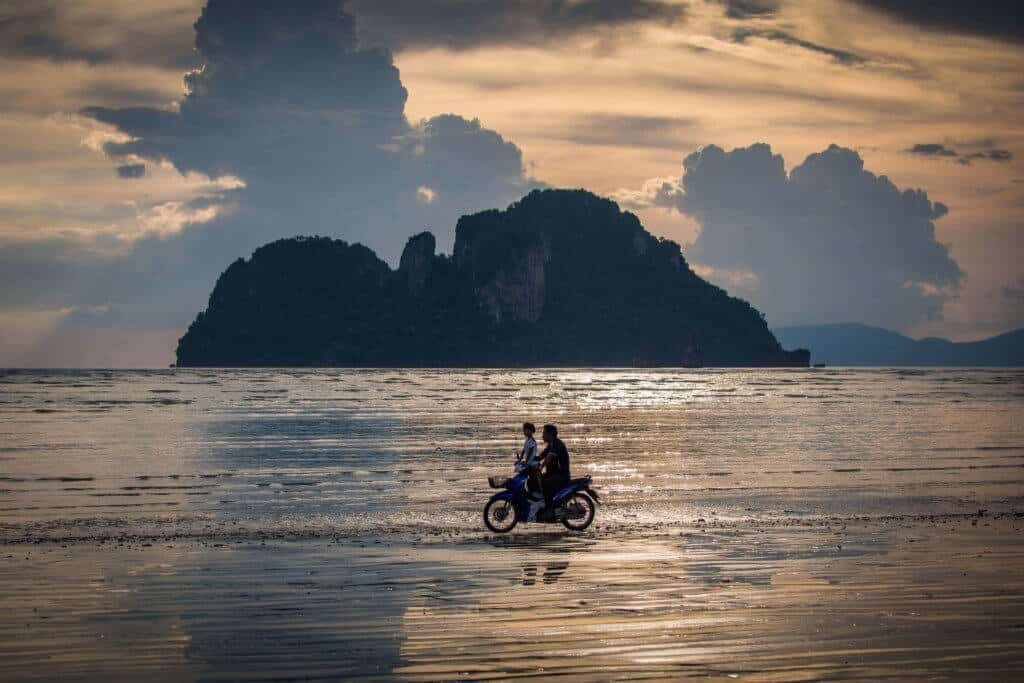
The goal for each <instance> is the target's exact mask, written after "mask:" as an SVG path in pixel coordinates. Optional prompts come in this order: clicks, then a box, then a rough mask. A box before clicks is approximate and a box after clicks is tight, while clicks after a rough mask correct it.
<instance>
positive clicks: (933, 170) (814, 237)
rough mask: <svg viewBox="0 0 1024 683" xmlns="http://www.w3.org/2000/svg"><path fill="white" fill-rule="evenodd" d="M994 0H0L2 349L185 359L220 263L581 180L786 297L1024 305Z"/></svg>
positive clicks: (1015, 146)
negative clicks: (183, 340) (181, 354)
mask: <svg viewBox="0 0 1024 683" xmlns="http://www.w3.org/2000/svg"><path fill="white" fill-rule="evenodd" d="M1021 14H1022V13H1020V12H1019V11H1018V10H1017V8H1016V3H1013V2H1003V1H995V0H978V1H975V2H971V3H962V2H958V1H956V0H937V1H929V2H925V1H923V0H922V1H920V2H915V1H914V0H678V1H677V0H633V1H628V0H615V1H612V0H509V1H508V2H501V3H493V2H483V1H477V0H437V1H435V2H424V1H422V0H348V1H347V2H338V1H337V0H306V1H303V2H270V1H268V0H209V1H208V2H204V1H203V0H159V1H157V0H102V1H101V0H76V2H74V3H69V2H63V1H61V0H34V1H32V2H27V1H25V2H15V1H13V0H0V366H49V367H74V366H89V367H99V366H103V367H106V366H110V367H146V366H163V365H166V364H167V363H168V362H171V361H172V360H173V354H174V347H175V345H176V342H177V339H178V337H180V335H181V334H182V333H183V331H184V330H185V328H186V327H187V326H188V324H189V322H190V321H191V320H192V318H193V317H194V316H195V314H196V313H197V312H198V311H200V310H202V309H203V308H204V307H205V303H206V298H207V297H208V295H209V292H210V290H211V289H212V286H213V283H214V282H215V281H216V278H217V275H218V274H219V273H220V272H222V271H223V270H224V269H225V268H226V267H227V265H228V264H230V263H231V262H232V261H233V260H235V259H237V258H239V257H246V256H248V255H249V254H250V253H251V252H252V250H253V249H254V248H255V247H257V246H259V245H260V244H263V243H265V242H268V241H271V240H273V239H277V238H280V237H289V236H294V235H299V234H306V235H309V234H321V235H330V236H333V237H338V238H341V239H345V240H347V241H350V242H362V243H364V244H366V245H367V246H369V247H371V248H372V249H374V250H375V251H377V253H378V254H379V255H380V256H381V257H382V258H384V259H385V260H387V261H388V262H390V263H391V264H392V265H396V264H397V261H398V257H399V255H400V254H401V249H402V247H403V245H404V243H405V241H406V239H407V238H408V237H409V236H410V235H412V234H415V233H418V232H420V231H421V230H424V229H429V230H431V231H432V232H434V233H435V235H437V237H438V246H439V248H440V249H441V250H442V251H447V250H450V248H451V245H452V241H453V239H454V226H455V222H456V220H457V219H458V217H459V216H460V215H463V214H466V213H470V212H473V211H478V210H482V209H486V208H492V207H504V206H507V205H508V204H509V203H511V202H513V201H515V200H516V199H518V198H519V197H521V196H522V195H524V194H525V193H527V192H529V191H530V190H531V189H533V188H538V187H572V188H576V187H582V188H586V189H588V190H591V191H593V192H596V193H598V194H602V195H604V196H608V197H611V198H613V199H615V200H616V201H618V202H619V203H620V205H621V206H622V207H623V208H624V209H627V210H630V211H633V212H635V213H636V214H637V215H638V216H639V217H640V219H641V221H642V222H643V223H644V225H645V227H647V229H648V230H650V231H651V232H653V233H654V234H656V235H659V236H663V237H667V238H670V239H673V240H676V241H678V242H679V243H680V244H681V245H682V247H683V251H684V254H685V255H686V257H687V259H688V261H689V262H690V263H691V265H693V267H694V269H695V270H696V271H697V272H698V273H700V274H701V275H702V276H704V277H706V278H708V279H709V280H711V281H713V282H715V283H716V284H719V285H721V286H723V287H724V288H726V289H727V290H728V291H730V292H731V293H733V294H735V295H738V296H742V297H744V298H746V299H748V300H750V301H751V302H752V303H753V304H754V305H755V306H757V307H758V308H759V309H760V310H761V311H762V312H764V314H765V315H766V317H767V319H768V322H769V324H770V325H772V326H782V325H788V324H817V323H830V322H864V323H867V324H872V325H879V326H883V327H887V328H891V329H894V330H898V331H901V332H904V333H906V334H910V335H911V336H915V337H922V336H930V335H936V336H944V337H947V338H951V339H955V340H970V339H978V338H982V337H986V336H989V335H993V334H997V333H1001V332H1004V331H1007V330H1010V329H1014V328H1017V327H1021V326H1024V266H1022V264H1024V239H1021V230H1022V228H1024V161H1022V159H1024V115H1022V114H1021V112H1022V111H1024V20H1022V17H1021Z"/></svg>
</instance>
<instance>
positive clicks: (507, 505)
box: [484, 499, 519, 534]
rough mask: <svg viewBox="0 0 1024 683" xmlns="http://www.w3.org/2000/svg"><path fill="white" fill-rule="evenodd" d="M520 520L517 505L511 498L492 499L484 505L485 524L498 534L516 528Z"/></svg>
mask: <svg viewBox="0 0 1024 683" xmlns="http://www.w3.org/2000/svg"><path fill="white" fill-rule="evenodd" d="M518 521H519V520H517V519H516V510H515V507H513V505H512V501H510V500H506V499H498V500H492V501H489V502H488V503H487V505H485V506H484V524H485V525H487V528H488V529H490V530H491V531H493V532H494V533H496V534H507V533H508V532H510V531H512V529H514V528H515V526H516V522H518Z"/></svg>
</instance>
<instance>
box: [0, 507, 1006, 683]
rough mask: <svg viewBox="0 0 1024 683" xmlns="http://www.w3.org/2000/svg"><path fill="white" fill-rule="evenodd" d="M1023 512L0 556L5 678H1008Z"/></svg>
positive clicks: (232, 536) (44, 547) (61, 545)
mask: <svg viewBox="0 0 1024 683" xmlns="http://www.w3.org/2000/svg"><path fill="white" fill-rule="evenodd" d="M1022 528H1024V514H1022V513H1012V512H1011V513H996V514H989V513H981V514H980V515H979V514H977V513H976V514H974V515H949V516H940V517H924V518H915V517H909V516H908V517H902V518H873V519H860V518H848V519H842V518H831V519H818V520H808V519H783V520H779V521H778V522H777V523H774V524H771V525H764V524H761V523H758V522H756V521H754V520H749V521H742V520H741V521H732V522H708V523H695V524H690V525H684V526H681V527H678V528H672V529H661V530H657V529H650V528H643V529H641V528H635V529H628V528H626V529H619V530H604V531H602V530H601V529H596V530H594V531H591V532H587V533H584V534H578V535H572V534H568V533H563V532H561V531H557V530H555V528H554V527H538V526H532V527H527V528H525V529H523V530H521V531H519V532H517V533H514V534H512V535H509V536H503V537H494V536H488V535H485V534H483V533H480V532H476V531H473V532H461V533H455V532H443V531H436V532H430V533H424V534H414V533H408V532H398V533H394V534H390V535H387V536H378V537H366V536H343V535H337V536H331V535H315V536H312V537H305V538H301V537H295V536H288V535H283V536H281V535H278V536H275V535H268V534H258V535H250V534H248V533H246V532H244V531H243V532H238V533H232V532H229V531H225V532H222V533H218V534H215V535H212V536H208V535H203V534H197V535H154V536H129V535H120V534H118V535H114V536H110V537H109V539H102V540H101V539H96V538H93V539H78V540H73V539H64V540H63V541H60V540H58V541H45V540H42V539H39V538H36V539H31V540H30V539H22V540H18V541H13V540H10V539H8V540H7V541H6V542H5V543H4V544H3V545H2V546H0V604H3V605H4V610H3V614H2V616H0V679H2V680H12V681H13V680H74V679H81V680H99V679H103V680H116V679H143V678H144V679H149V680H160V681H163V680H167V681H176V680H197V679H198V680H238V679H250V680H290V679H302V680H306V679H314V680H315V679H323V680H331V679H338V678H353V677H359V678H365V679H379V680H412V681H432V680H497V679H511V678H543V679H548V678H553V677H558V678H561V679H566V680H664V679H680V678H690V677H692V678H710V679H712V680H718V679H721V680H748V681H804V680H886V679H900V680H924V679H937V680H964V681H976V680H1008V681H1009V680H1017V679H1019V675H1020V674H1021V673H1022V672H1024V637H1022V636H1024V616H1022V615H1024V571H1022V567H1024V535H1022V533H1021V529H1022Z"/></svg>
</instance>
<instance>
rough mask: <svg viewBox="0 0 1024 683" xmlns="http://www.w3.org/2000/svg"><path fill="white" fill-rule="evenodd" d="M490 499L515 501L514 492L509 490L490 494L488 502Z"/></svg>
mask: <svg viewBox="0 0 1024 683" xmlns="http://www.w3.org/2000/svg"><path fill="white" fill-rule="evenodd" d="M492 500H508V501H511V502H513V503H515V494H513V493H512V492H511V491H500V492H498V493H495V494H494V495H493V496H491V498H490V500H488V501H487V502H488V503H490V502H491V501H492Z"/></svg>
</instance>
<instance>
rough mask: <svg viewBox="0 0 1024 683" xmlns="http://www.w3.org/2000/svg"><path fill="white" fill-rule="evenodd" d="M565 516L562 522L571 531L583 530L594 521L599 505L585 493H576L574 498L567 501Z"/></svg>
mask: <svg viewBox="0 0 1024 683" xmlns="http://www.w3.org/2000/svg"><path fill="white" fill-rule="evenodd" d="M565 512H566V515H565V518H564V519H562V524H564V525H565V528H566V529H569V530H570V531H583V530H584V529H586V528H587V527H588V526H590V523H591V522H593V521H594V513H595V512H597V506H596V505H594V501H593V500H591V499H590V496H588V495H587V494H585V493H575V494H573V496H572V498H570V499H569V500H567V501H565Z"/></svg>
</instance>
